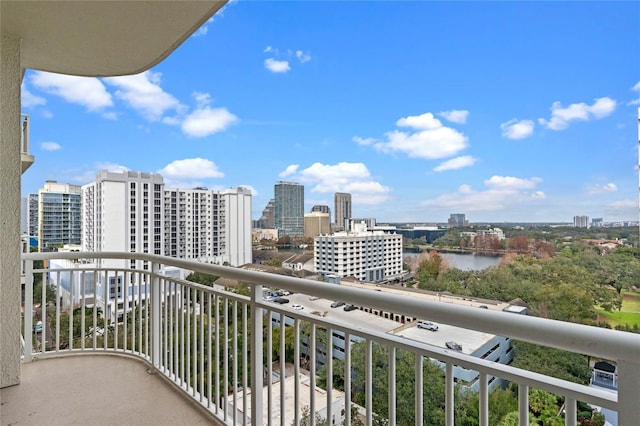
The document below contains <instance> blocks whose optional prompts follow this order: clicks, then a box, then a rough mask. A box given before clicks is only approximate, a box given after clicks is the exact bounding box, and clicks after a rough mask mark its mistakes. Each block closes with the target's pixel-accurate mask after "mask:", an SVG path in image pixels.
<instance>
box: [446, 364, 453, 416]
mask: <svg viewBox="0 0 640 426" xmlns="http://www.w3.org/2000/svg"><path fill="white" fill-rule="evenodd" d="M444 380H445V382H446V395H445V407H446V408H445V410H446V415H445V421H446V423H447V426H454V420H455V419H454V408H455V400H454V381H453V364H452V363H451V362H447V366H446V368H445V374H444Z"/></svg>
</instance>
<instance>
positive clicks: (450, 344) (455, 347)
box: [446, 340, 462, 352]
mask: <svg viewBox="0 0 640 426" xmlns="http://www.w3.org/2000/svg"><path fill="white" fill-rule="evenodd" d="M446 345H447V348H449V349H453V350H454V351H458V352H462V345H461V344H459V343H456V342H454V341H453V340H451V341H449V342H447V343H446Z"/></svg>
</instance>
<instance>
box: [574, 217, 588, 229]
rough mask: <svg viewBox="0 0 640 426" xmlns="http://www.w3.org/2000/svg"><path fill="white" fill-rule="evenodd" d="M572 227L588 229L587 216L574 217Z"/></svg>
mask: <svg viewBox="0 0 640 426" xmlns="http://www.w3.org/2000/svg"><path fill="white" fill-rule="evenodd" d="M573 226H574V227H575V228H588V227H589V216H574V217H573Z"/></svg>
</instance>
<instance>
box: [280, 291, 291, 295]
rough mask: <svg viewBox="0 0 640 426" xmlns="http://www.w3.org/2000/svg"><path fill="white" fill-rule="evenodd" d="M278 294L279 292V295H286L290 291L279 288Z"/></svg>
mask: <svg viewBox="0 0 640 426" xmlns="http://www.w3.org/2000/svg"><path fill="white" fill-rule="evenodd" d="M278 294H280V296H288V295H290V294H291V292H290V291H287V290H280V291H279V292H278Z"/></svg>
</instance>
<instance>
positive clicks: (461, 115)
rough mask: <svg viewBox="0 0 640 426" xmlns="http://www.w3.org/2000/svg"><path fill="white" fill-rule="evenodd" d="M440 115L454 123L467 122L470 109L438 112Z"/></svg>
mask: <svg viewBox="0 0 640 426" xmlns="http://www.w3.org/2000/svg"><path fill="white" fill-rule="evenodd" d="M438 115H439V116H440V117H444V119H445V120H448V121H451V122H452V123H458V124H465V123H466V122H467V117H468V116H469V111H467V110H462V109H454V110H451V111H442V112H440V113H438Z"/></svg>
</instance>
